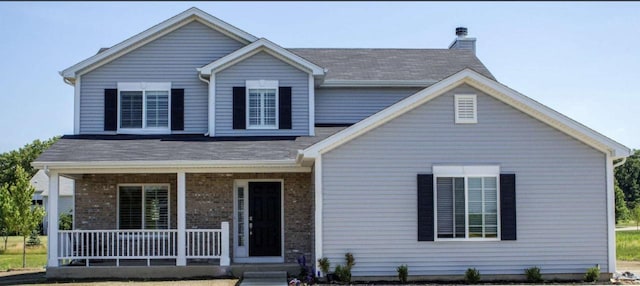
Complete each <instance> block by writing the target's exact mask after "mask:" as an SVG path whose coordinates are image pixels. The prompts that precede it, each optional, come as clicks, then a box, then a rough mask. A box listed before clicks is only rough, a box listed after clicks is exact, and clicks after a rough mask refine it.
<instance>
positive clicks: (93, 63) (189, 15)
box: [60, 7, 258, 80]
mask: <svg viewBox="0 0 640 286" xmlns="http://www.w3.org/2000/svg"><path fill="white" fill-rule="evenodd" d="M192 21H198V22H200V23H202V24H205V25H207V26H209V27H211V28H212V29H215V30H217V31H219V32H221V33H223V34H225V35H227V36H229V37H231V38H233V39H236V40H238V41H240V42H242V43H244V44H248V43H251V42H254V41H256V40H257V39H258V38H257V37H255V36H253V35H251V34H249V33H247V32H245V31H243V30H240V29H238V28H236V27H234V26H232V25H231V24H229V23H227V22H224V21H222V20H220V19H218V18H216V17H214V16H211V15H209V14H207V13H206V12H204V11H202V10H200V9H198V8H195V7H192V8H189V9H187V10H186V11H184V12H182V13H180V14H178V15H176V16H173V17H171V18H169V19H167V20H165V21H163V22H161V23H160V24H157V25H155V26H153V27H151V28H149V29H147V30H145V31H143V32H142V33H139V34H137V35H135V36H133V37H131V38H129V39H127V40H125V41H123V42H120V43H119V44H117V45H115V46H113V47H111V48H109V49H106V50H104V51H102V52H99V53H98V54H96V55H93V56H91V57H89V58H87V59H85V60H83V61H81V62H79V63H77V64H75V65H73V66H71V67H69V68H66V69H65V70H63V71H61V72H60V75H62V77H64V78H65V79H70V80H74V79H75V78H76V77H77V76H78V75H80V74H82V73H86V72H88V71H90V70H92V69H95V68H97V67H99V66H101V65H103V64H106V63H108V62H110V61H111V60H113V59H115V58H118V57H120V56H122V55H124V54H126V53H128V52H130V51H133V50H135V49H137V48H139V47H141V46H143V45H145V44H147V43H149V42H151V41H153V40H155V39H157V38H159V37H162V36H164V35H166V34H168V33H170V32H172V31H175V30H176V29H178V28H180V27H182V26H184V25H186V24H188V23H191V22H192Z"/></svg>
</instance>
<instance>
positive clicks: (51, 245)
mask: <svg viewBox="0 0 640 286" xmlns="http://www.w3.org/2000/svg"><path fill="white" fill-rule="evenodd" d="M58 178H59V175H58V172H55V171H49V201H48V204H49V206H48V207H49V211H48V212H47V216H48V220H49V224H48V226H47V228H48V229H47V235H48V236H49V238H48V245H47V253H48V255H47V266H49V267H58V193H59V192H58Z"/></svg>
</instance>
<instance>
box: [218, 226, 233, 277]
mask: <svg viewBox="0 0 640 286" xmlns="http://www.w3.org/2000/svg"><path fill="white" fill-rule="evenodd" d="M221 228H222V239H221V240H222V242H221V244H222V245H221V248H222V253H221V256H222V257H220V266H229V265H231V258H229V222H227V221H223V222H222V227H221Z"/></svg>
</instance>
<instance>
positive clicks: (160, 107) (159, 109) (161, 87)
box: [118, 82, 171, 133]
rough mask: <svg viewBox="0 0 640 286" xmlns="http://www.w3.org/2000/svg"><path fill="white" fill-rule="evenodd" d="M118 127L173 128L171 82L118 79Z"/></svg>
mask: <svg viewBox="0 0 640 286" xmlns="http://www.w3.org/2000/svg"><path fill="white" fill-rule="evenodd" d="M118 91H119V100H118V102H119V103H120V104H119V106H118V109H119V112H118V122H119V123H118V130H119V131H120V132H125V133H126V132H127V131H128V130H131V131H133V130H136V132H137V131H140V130H144V131H146V132H161V133H162V132H169V122H170V118H169V114H170V112H169V106H170V100H169V98H170V96H169V95H170V92H171V83H158V82H146V83H145V82H121V83H118Z"/></svg>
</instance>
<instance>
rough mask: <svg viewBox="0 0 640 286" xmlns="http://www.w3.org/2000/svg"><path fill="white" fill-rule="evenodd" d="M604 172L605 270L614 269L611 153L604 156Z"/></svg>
mask: <svg viewBox="0 0 640 286" xmlns="http://www.w3.org/2000/svg"><path fill="white" fill-rule="evenodd" d="M605 166H606V167H605V172H606V175H605V176H606V179H607V185H606V188H607V262H608V265H607V266H608V267H607V270H608V271H607V272H608V273H614V272H615V271H616V214H615V205H616V199H615V189H614V183H613V180H614V175H613V174H614V166H613V159H611V155H609V154H607V156H606V158H605Z"/></svg>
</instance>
